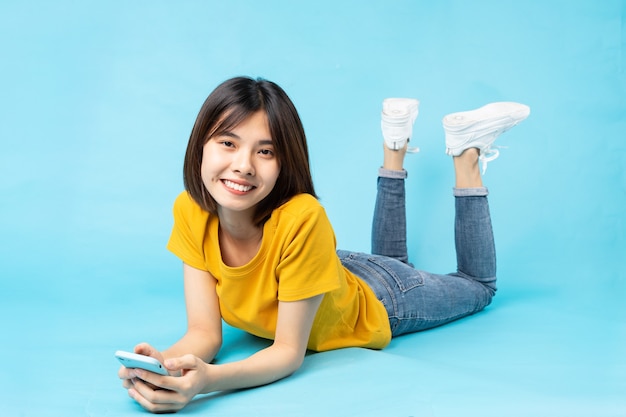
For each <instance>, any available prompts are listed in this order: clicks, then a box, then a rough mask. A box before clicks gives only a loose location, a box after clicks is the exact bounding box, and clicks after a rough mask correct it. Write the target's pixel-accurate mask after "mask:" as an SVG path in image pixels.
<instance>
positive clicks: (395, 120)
mask: <svg viewBox="0 0 626 417" xmlns="http://www.w3.org/2000/svg"><path fill="white" fill-rule="evenodd" d="M418 106H419V101H418V100H415V99H413V98H386V99H385V100H383V110H382V113H381V122H380V126H381V128H382V131H383V138H384V139H385V145H386V146H387V147H388V148H389V149H392V150H396V151H397V150H400V149H403V148H404V147H405V146H406V143H407V142H408V141H409V140H410V139H411V136H412V134H413V123H415V119H416V118H417V113H418ZM418 151H419V149H418V148H409V149H407V152H418Z"/></svg>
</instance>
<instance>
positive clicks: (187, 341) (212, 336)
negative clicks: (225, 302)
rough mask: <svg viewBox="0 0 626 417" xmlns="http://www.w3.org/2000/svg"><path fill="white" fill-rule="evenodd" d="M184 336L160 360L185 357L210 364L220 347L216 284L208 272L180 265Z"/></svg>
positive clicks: (220, 331)
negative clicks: (182, 277)
mask: <svg viewBox="0 0 626 417" xmlns="http://www.w3.org/2000/svg"><path fill="white" fill-rule="evenodd" d="M183 275H184V282H185V305H186V309H187V332H186V333H185V335H184V336H183V337H182V338H181V339H180V340H179V341H178V342H176V343H175V344H174V345H172V346H171V347H170V348H169V349H167V350H165V351H164V352H163V357H164V358H165V359H167V358H174V357H179V356H182V355H185V354H188V353H191V354H193V355H195V356H198V357H199V358H201V359H202V360H204V361H205V362H211V361H212V360H213V358H214V357H215V355H216V354H217V352H218V351H219V349H220V347H221V346H222V316H221V314H220V306H219V301H218V298H217V294H216V292H215V286H216V284H217V282H216V281H215V278H213V277H212V276H211V274H210V273H208V272H207V271H202V270H199V269H196V268H193V267H191V266H189V265H187V264H183Z"/></svg>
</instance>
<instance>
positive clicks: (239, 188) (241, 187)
mask: <svg viewBox="0 0 626 417" xmlns="http://www.w3.org/2000/svg"><path fill="white" fill-rule="evenodd" d="M224 184H225V185H226V186H227V187H228V188H232V189H233V190H236V191H241V192H246V191H250V190H251V189H253V188H254V187H253V186H251V185H241V184H237V183H235V182H232V181H228V180H224Z"/></svg>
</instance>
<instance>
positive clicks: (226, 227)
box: [219, 215, 263, 267]
mask: <svg viewBox="0 0 626 417" xmlns="http://www.w3.org/2000/svg"><path fill="white" fill-rule="evenodd" d="M219 219H220V226H219V242H220V251H221V253H222V261H223V262H224V263H225V264H226V265H228V266H232V267H237V266H243V265H245V264H247V263H248V262H250V261H251V260H252V258H254V257H255V256H256V254H257V253H258V251H259V249H260V247H261V242H262V240H263V227H262V226H261V227H259V226H256V225H255V224H254V223H253V222H252V219H251V218H250V217H249V216H237V215H236V216H232V215H230V216H229V215H224V216H222V215H219Z"/></svg>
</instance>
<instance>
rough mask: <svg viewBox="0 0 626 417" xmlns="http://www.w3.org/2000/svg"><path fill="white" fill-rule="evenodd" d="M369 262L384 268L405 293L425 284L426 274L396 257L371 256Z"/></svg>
mask: <svg viewBox="0 0 626 417" xmlns="http://www.w3.org/2000/svg"><path fill="white" fill-rule="evenodd" d="M367 260H368V261H369V262H371V263H372V264H374V265H376V266H377V267H378V268H380V269H382V270H384V271H385V272H386V273H387V275H388V276H389V277H391V278H393V280H394V281H395V284H396V286H397V288H398V289H399V290H400V291H401V292H403V293H405V292H407V291H410V290H412V289H413V288H416V287H420V286H422V285H424V276H423V275H422V273H421V272H420V271H418V270H417V269H414V268H413V267H412V266H410V265H407V264H405V263H404V262H401V261H399V260H397V259H394V258H388V257H386V256H376V255H373V256H369V257H368V258H367Z"/></svg>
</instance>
